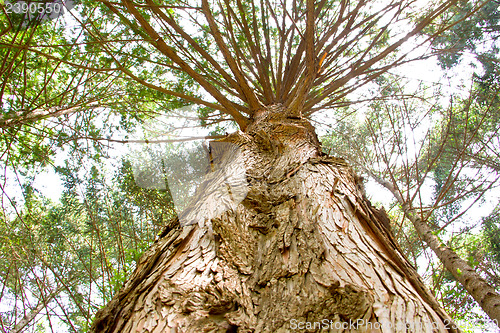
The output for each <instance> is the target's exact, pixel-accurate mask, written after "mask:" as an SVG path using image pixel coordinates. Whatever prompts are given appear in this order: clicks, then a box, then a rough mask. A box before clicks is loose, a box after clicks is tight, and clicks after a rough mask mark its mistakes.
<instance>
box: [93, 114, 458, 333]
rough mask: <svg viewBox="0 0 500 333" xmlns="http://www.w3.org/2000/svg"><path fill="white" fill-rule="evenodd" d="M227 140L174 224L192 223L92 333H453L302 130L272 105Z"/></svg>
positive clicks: (340, 164) (144, 264)
mask: <svg viewBox="0 0 500 333" xmlns="http://www.w3.org/2000/svg"><path fill="white" fill-rule="evenodd" d="M278 111H279V112H278ZM223 141H224V142H230V143H232V144H234V145H236V146H237V147H239V149H238V152H236V151H232V150H231V149H228V150H226V151H225V152H221V153H220V154H218V155H217V156H215V157H214V165H215V170H214V171H213V172H211V173H210V174H209V175H207V180H206V182H205V183H204V184H202V186H201V187H200V188H201V189H200V191H199V192H198V194H197V195H195V199H194V201H193V204H192V205H191V207H190V208H189V209H187V210H186V212H185V213H184V214H182V215H181V216H180V217H179V219H181V220H184V221H188V223H195V224H191V225H188V226H184V227H181V226H180V224H179V223H178V222H177V223H173V224H172V225H171V226H170V227H168V228H167V229H166V230H165V233H164V234H163V235H162V236H161V238H160V239H159V240H158V241H157V242H156V243H155V244H154V245H153V247H152V248H151V249H150V250H149V251H148V252H147V253H146V254H145V255H144V256H143V257H142V259H141V260H140V262H139V263H138V266H137V269H136V271H135V272H134V274H133V276H132V277H131V278H130V279H129V281H128V282H127V283H126V284H125V286H124V287H123V288H122V290H121V291H120V292H119V293H118V294H117V295H116V296H115V297H114V299H113V300H112V301H111V302H110V303H109V304H108V305H107V306H106V307H105V308H104V309H102V310H101V311H99V313H98V314H97V316H96V320H95V322H94V325H93V332H155V333H157V332H290V331H294V329H295V328H309V330H308V331H325V330H322V329H321V328H324V327H325V326H324V325H326V324H328V327H329V328H331V330H329V331H332V332H333V331H334V332H361V331H364V328H365V327H368V328H370V327H372V328H374V329H373V330H372V331H373V332H453V331H455V330H454V329H453V328H451V320H450V318H449V317H448V316H447V315H446V313H444V312H443V310H442V309H441V308H440V307H439V305H438V304H437V302H436V301H435V299H434V298H433V296H432V295H431V294H430V293H429V292H428V291H427V289H426V288H425V287H424V285H423V283H422V281H421V280H420V278H419V277H418V275H417V274H416V272H415V270H414V269H413V267H411V265H410V264H409V263H408V262H407V260H405V258H404V257H403V256H402V255H401V252H400V251H399V250H398V247H397V245H396V243H395V242H394V240H393V239H392V237H391V235H390V232H389V231H388V230H387V228H386V227H384V222H387V217H386V216H385V215H384V213H383V212H381V211H377V210H376V209H374V208H373V207H371V205H370V204H369V202H368V201H367V200H366V199H365V198H364V196H363V194H362V191H361V190H360V188H359V187H358V181H357V179H356V176H355V175H354V173H353V172H352V170H351V169H350V168H349V167H348V166H347V165H346V163H345V162H344V161H343V160H341V159H337V158H332V157H327V156H322V154H321V153H320V150H319V142H318V140H317V138H316V135H315V134H314V129H313V127H312V126H311V125H310V124H309V122H307V121H306V120H303V119H297V118H293V117H290V118H287V116H286V113H285V112H283V110H282V109H281V108H280V107H279V106H276V107H274V108H273V107H271V108H269V109H266V110H264V111H263V112H261V113H260V114H259V115H258V116H257V117H256V118H255V119H254V120H253V123H252V124H250V125H249V126H248V128H247V130H246V132H245V133H242V132H238V133H235V134H232V135H229V136H228V137H227V138H225V139H223ZM222 171H224V173H225V174H226V175H227V174H238V173H239V174H241V173H242V172H243V173H244V175H245V179H246V182H247V184H248V186H247V190H246V191H245V192H244V193H245V194H246V196H245V198H244V199H243V200H242V201H241V202H240V200H239V199H238V200H228V198H232V197H234V196H238V194H234V193H232V192H231V191H232V189H235V188H236V189H237V188H239V187H242V186H243V185H242V184H241V177H234V179H235V181H234V182H235V183H234V184H232V183H231V182H232V180H231V179H229V180H228V179H227V178H226V180H225V182H226V186H225V187H224V186H220V184H221V182H224V179H223V178H224V177H221V174H222ZM228 183H229V184H228ZM236 183H237V184H236ZM202 189H203V190H202ZM207 189H209V190H207ZM217 189H219V190H217ZM221 189H225V190H221ZM224 191H225V192H224ZM228 193H229V195H228ZM240 193H243V192H240ZM220 207H224V209H221V208H220ZM214 211H217V212H219V213H218V214H215V215H214V214H213V212H214ZM204 217H205V218H204ZM356 321H358V323H359V324H360V325H359V326H352V325H350V326H348V325H347V324H349V323H350V324H352V323H353V322H356ZM307 322H309V324H307ZM315 322H316V323H317V324H316V326H314V325H315V324H314V323H315ZM368 322H369V323H371V324H368ZM318 323H321V324H322V325H323V326H320V325H319V324H318ZM361 324H364V325H365V326H363V325H361ZM404 325H413V326H412V328H409V329H408V330H407V328H406V327H405V326H404ZM362 326H363V327H362ZM342 327H344V328H345V329H344V328H342ZM336 328H339V329H336ZM327 331H328V330H327Z"/></svg>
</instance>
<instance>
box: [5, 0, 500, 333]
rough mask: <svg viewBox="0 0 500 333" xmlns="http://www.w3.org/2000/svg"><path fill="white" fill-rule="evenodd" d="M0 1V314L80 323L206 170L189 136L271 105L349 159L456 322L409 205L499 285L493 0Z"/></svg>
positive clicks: (450, 278) (471, 321) (477, 323)
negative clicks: (305, 122) (434, 0)
mask: <svg viewBox="0 0 500 333" xmlns="http://www.w3.org/2000/svg"><path fill="white" fill-rule="evenodd" d="M35 4H36V6H33V5H35ZM38 4H41V6H39V5H38ZM0 7H1V8H0V11H1V13H0V59H1V65H0V68H1V69H0V75H1V81H0V83H1V86H0V102H1V114H0V129H1V131H0V154H1V170H2V172H1V173H0V192H1V195H2V196H1V203H2V215H1V216H0V230H1V232H0V239H1V240H0V272H1V273H0V327H1V328H2V330H3V331H5V332H7V331H11V332H21V331H24V330H25V331H27V332H28V331H29V332H31V331H33V332H87V331H89V329H90V326H91V325H92V322H93V320H94V316H95V314H96V312H97V310H98V309H99V308H101V307H102V306H104V305H105V304H107V303H108V302H109V301H110V300H111V299H112V297H113V295H114V294H115V293H117V292H118V290H119V289H120V288H121V287H122V285H123V283H124V282H125V281H126V280H127V278H128V277H129V276H130V274H131V273H132V272H133V270H134V268H135V267H136V265H137V263H138V261H139V258H140V257H141V255H142V254H143V253H144V251H146V250H147V249H148V248H149V247H150V246H151V244H153V242H154V241H155V239H157V238H158V236H159V235H161V234H162V232H163V230H164V229H165V228H166V227H169V226H170V224H171V223H174V222H173V221H175V219H176V217H177V216H178V214H180V211H181V210H182V209H181V208H183V206H182V205H183V204H184V203H185V202H187V200H188V199H189V197H190V195H192V193H193V191H194V188H196V186H197V185H198V184H200V182H201V181H202V178H203V175H204V172H206V170H209V169H210V168H211V167H212V168H213V166H211V163H210V162H211V154H212V153H213V152H211V151H210V149H211V146H210V145H209V144H208V141H210V140H214V139H220V138H224V137H226V136H227V135H228V134H229V133H232V132H235V131H243V132H244V131H245V130H246V129H247V128H248V126H250V125H251V124H252V123H253V122H254V120H255V119H257V118H258V117H259V116H260V115H261V114H262V112H263V110H265V109H266V108H267V107H269V106H274V105H279V106H281V107H283V108H284V109H286V110H287V111H286V112H287V116H288V117H290V118H293V119H295V118H300V119H302V118H304V119H307V120H308V121H310V122H311V124H312V125H313V126H314V127H315V130H316V134H317V135H318V137H319V139H320V141H321V144H322V151H323V153H324V154H329V155H333V156H336V157H339V158H343V159H345V160H346V161H347V163H349V164H350V165H351V166H352V167H353V168H354V170H355V171H356V172H357V174H359V175H360V176H361V177H360V183H362V187H363V188H365V190H366V196H367V197H368V198H369V199H370V200H371V202H372V203H373V204H374V205H375V206H377V207H381V209H383V210H385V211H386V212H387V213H388V215H389V217H390V229H391V230H392V232H393V233H394V235H395V238H396V239H397V240H398V242H399V244H400V245H401V248H402V250H403V252H404V254H405V255H406V257H407V258H408V259H409V261H410V262H411V263H412V264H413V265H414V266H415V267H416V268H417V270H418V272H419V273H420V274H421V275H422V276H423V279H424V282H425V284H426V285H427V287H428V288H429V289H430V290H431V291H432V293H433V294H434V295H435V296H436V298H437V300H438V302H439V303H440V305H441V306H442V307H443V308H444V309H445V310H446V312H448V313H449V314H450V315H451V316H452V317H453V319H454V320H456V321H457V323H459V324H460V326H461V327H462V329H463V330H464V331H466V332H473V331H474V327H481V330H482V331H486V330H487V329H490V328H491V327H494V326H492V325H494V324H493V322H492V321H491V319H492V318H490V317H491V316H490V317H488V315H487V314H486V313H485V312H483V310H482V309H481V306H480V305H478V303H477V302H476V301H475V300H474V298H473V296H471V294H470V292H469V291H468V290H467V288H465V287H464V286H463V285H462V284H461V283H460V282H459V280H458V279H457V278H456V276H454V275H453V274H452V273H450V271H449V270H447V269H446V265H445V264H443V261H442V260H441V258H438V256H437V255H436V254H435V251H433V249H432V247H431V246H430V245H429V244H428V242H427V240H426V239H425V237H423V236H422V232H421V230H420V229H418V228H416V227H415V223H419V221H420V222H422V223H423V225H424V226H426V228H428V229H429V232H430V233H432V235H433V237H435V238H436V239H438V240H439V242H441V243H442V244H445V245H446V246H447V247H449V248H450V249H451V250H453V251H454V252H455V253H456V254H457V255H458V256H459V257H460V258H462V259H463V261H464V262H466V263H467V265H468V267H471V268H472V269H473V270H474V271H475V272H476V273H477V274H478V276H480V277H481V278H482V279H484V281H486V282H487V283H488V284H489V285H490V286H491V287H492V288H493V290H494V291H496V293H497V294H498V292H499V290H500V245H499V244H500V239H499V236H498V235H499V234H500V224H499V223H500V220H499V219H500V206H499V199H500V192H499V189H498V185H499V183H498V182H499V176H500V173H499V172H500V153H499V152H500V137H499V133H498V131H499V129H500V123H499V122H500V112H499V109H498V108H499V100H498V93H499V91H498V89H499V87H500V85H499V83H500V82H499V78H500V75H499V65H498V64H499V62H498V61H499V56H498V50H499V49H498V48H499V44H498V43H499V42H498V38H499V36H500V33H499V20H500V11H499V4H498V2H496V1H493V0H491V1H465V0H464V1H462V0H460V1H443V2H439V3H437V4H434V3H431V2H428V1H421V0H391V1H368V0H357V1H349V0H279V1H275V0H256V1H252V2H245V1H240V0H224V1H212V0H196V1H191V0H188V1H177V0H172V1H171V0H169V1H158V0H141V1H131V0H122V1H116V2H115V1H107V0H100V1H90V0H79V1H76V0H74V1H62V0H54V1H41V2H40V1H39V2H37V1H28V0H27V1H7V0H6V1H4V2H1V3H0ZM35 7H36V8H35ZM49 11H50V12H49ZM56 14H57V15H56ZM269 135H272V133H269ZM176 182H177V183H176ZM174 184H176V185H174ZM455 271H457V270H456V269H455ZM455 274H459V275H460V269H458V273H456V272H455Z"/></svg>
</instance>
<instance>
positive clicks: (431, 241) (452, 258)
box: [372, 175, 500, 327]
mask: <svg viewBox="0 0 500 333" xmlns="http://www.w3.org/2000/svg"><path fill="white" fill-rule="evenodd" d="M372 176H373V177H374V178H375V180H376V181H377V182H378V183H379V184H380V185H382V186H384V187H385V188H387V189H388V190H389V191H390V192H391V193H392V194H393V195H394V197H395V198H396V199H397V200H398V202H399V203H400V204H401V206H402V208H403V211H404V214H405V216H406V217H407V218H408V219H409V220H410V221H411V222H412V224H413V226H414V227H415V229H416V230H417V233H418V234H419V236H420V237H422V239H423V240H424V242H425V243H426V244H427V245H429V247H430V248H431V249H432V251H434V253H435V254H436V255H437V257H438V258H439V260H441V262H442V263H443V265H444V267H445V268H446V269H447V270H448V271H449V272H450V273H451V274H452V275H453V276H454V277H455V279H457V280H458V281H459V282H460V284H462V286H463V287H464V288H465V289H466V290H467V291H468V292H469V294H470V295H471V296H472V297H473V298H474V299H475V300H476V302H478V304H479V305H480V306H481V308H482V309H483V310H484V312H486V314H487V315H488V316H489V317H490V318H491V319H492V320H493V321H494V322H495V323H496V324H497V326H499V327H500V295H499V294H498V293H497V292H496V290H495V288H493V287H492V286H490V285H489V284H488V282H486V280H485V279H483V278H482V277H481V275H479V273H477V272H476V271H475V270H474V269H473V268H472V267H470V265H469V264H468V263H467V262H466V261H465V260H463V259H462V258H460V257H459V256H458V255H457V254H456V253H455V251H453V250H452V249H451V248H449V247H448V246H446V245H445V244H443V243H442V242H441V241H440V240H439V238H438V237H437V236H436V235H434V234H433V232H432V229H431V228H430V227H429V225H428V224H427V223H425V222H424V221H422V219H420V218H419V217H418V216H416V215H415V214H414V213H413V211H412V209H411V207H410V205H409V204H408V202H406V201H404V200H403V198H402V197H401V195H400V194H399V192H398V191H397V190H396V188H395V186H394V185H393V184H392V183H390V182H388V181H386V180H383V179H381V178H379V177H376V176H374V175H372Z"/></svg>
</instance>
